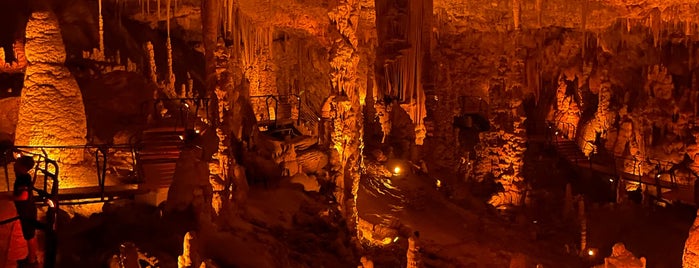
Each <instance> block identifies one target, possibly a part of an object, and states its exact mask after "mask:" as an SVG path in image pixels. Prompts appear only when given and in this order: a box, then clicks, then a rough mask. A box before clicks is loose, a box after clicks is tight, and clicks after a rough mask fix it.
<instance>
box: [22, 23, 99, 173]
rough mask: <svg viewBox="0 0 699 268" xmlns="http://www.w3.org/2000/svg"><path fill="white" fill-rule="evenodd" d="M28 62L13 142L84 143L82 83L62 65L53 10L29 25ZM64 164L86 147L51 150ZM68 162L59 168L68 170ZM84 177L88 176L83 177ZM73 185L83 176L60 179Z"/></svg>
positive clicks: (62, 50) (61, 47) (79, 157)
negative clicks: (75, 149) (79, 84)
mask: <svg viewBox="0 0 699 268" xmlns="http://www.w3.org/2000/svg"><path fill="white" fill-rule="evenodd" d="M25 49H26V53H27V54H26V57H27V60H28V62H29V64H28V66H27V69H26V72H25V78H24V88H23V89H22V102H21V104H20V107H19V117H18V122H17V131H16V140H15V145H18V146H22V145H24V146H38V145H53V146H65V145H84V144H85V143H86V140H85V136H86V134H87V126H86V125H87V122H86V117H85V107H84V104H83V99H82V94H81V92H80V88H79V87H78V83H77V81H76V80H75V78H74V77H73V76H72V74H71V73H70V71H69V70H68V68H66V67H65V65H64V63H65V60H66V51H65V47H64V45H63V38H62V36H61V31H60V28H59V25H58V20H57V18H56V16H55V15H54V14H53V13H50V12H35V13H33V14H32V15H31V17H30V19H29V21H28V22H27V26H26V45H25ZM49 156H50V158H52V159H55V160H58V161H59V162H60V163H65V164H76V163H80V162H81V161H82V160H83V154H82V151H74V150H66V151H53V150H49ZM64 170H67V169H66V168H65V166H63V167H62V169H61V174H64V175H66V176H67V175H69V173H66V172H64ZM83 177H84V176H83ZM61 179H63V181H61V185H70V184H71V181H75V180H80V179H81V178H80V177H77V178H75V177H73V178H61Z"/></svg>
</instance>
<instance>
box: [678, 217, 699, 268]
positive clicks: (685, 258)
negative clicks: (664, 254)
mask: <svg viewBox="0 0 699 268" xmlns="http://www.w3.org/2000/svg"><path fill="white" fill-rule="evenodd" d="M697 215H698V216H697V217H696V218H695V219H694V224H692V227H690V228H689V237H687V241H686V242H685V244H684V255H682V267H684V268H689V267H699V211H697Z"/></svg>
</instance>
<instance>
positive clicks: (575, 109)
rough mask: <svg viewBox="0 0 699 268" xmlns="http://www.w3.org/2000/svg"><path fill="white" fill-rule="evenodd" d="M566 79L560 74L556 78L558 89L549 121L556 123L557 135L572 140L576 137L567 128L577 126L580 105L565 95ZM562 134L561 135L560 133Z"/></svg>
mask: <svg viewBox="0 0 699 268" xmlns="http://www.w3.org/2000/svg"><path fill="white" fill-rule="evenodd" d="M566 79H571V80H572V79H574V77H573V78H567V77H566V76H565V75H563V74H561V75H559V77H558V88H557V89H556V109H555V110H554V111H552V112H553V113H552V114H550V116H549V120H552V121H553V122H555V123H556V127H557V128H558V129H559V134H561V135H566V136H568V137H569V138H571V139H572V138H574V137H575V136H576V133H575V130H574V129H572V128H570V127H568V126H571V125H572V126H576V127H577V126H578V122H579V121H580V115H581V110H580V105H579V104H578V103H577V102H576V100H575V98H574V97H573V96H572V95H567V94H566V91H567V89H568V84H567V83H566ZM560 132H563V133H560Z"/></svg>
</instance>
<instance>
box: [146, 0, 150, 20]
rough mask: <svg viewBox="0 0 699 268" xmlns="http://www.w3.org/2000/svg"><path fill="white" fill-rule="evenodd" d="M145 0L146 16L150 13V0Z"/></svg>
mask: <svg viewBox="0 0 699 268" xmlns="http://www.w3.org/2000/svg"><path fill="white" fill-rule="evenodd" d="M145 1H146V16H148V15H150V1H151V0H145Z"/></svg>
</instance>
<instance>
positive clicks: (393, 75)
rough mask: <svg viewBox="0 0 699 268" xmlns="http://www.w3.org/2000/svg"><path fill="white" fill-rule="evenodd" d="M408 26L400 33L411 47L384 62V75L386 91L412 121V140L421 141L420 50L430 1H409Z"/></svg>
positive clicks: (421, 85) (423, 113)
mask: <svg viewBox="0 0 699 268" xmlns="http://www.w3.org/2000/svg"><path fill="white" fill-rule="evenodd" d="M409 5H410V6H409V10H410V15H409V19H408V26H407V27H406V28H404V29H405V33H403V36H404V37H405V39H406V40H407V42H408V43H409V44H410V47H409V48H407V49H404V50H403V51H402V56H400V57H398V58H396V59H393V60H391V61H390V62H387V63H386V64H385V65H384V72H385V76H386V79H385V80H386V85H385V88H386V91H387V92H386V95H389V96H394V97H397V98H398V99H400V100H401V103H402V105H401V107H402V108H403V109H404V110H405V111H406V112H407V113H408V115H409V116H410V119H411V120H412V121H413V123H414V124H415V132H416V133H415V134H416V135H415V136H416V137H415V143H416V144H418V145H421V144H422V142H423V139H424V138H425V125H424V119H425V117H426V116H427V112H426V108H425V91H424V88H423V86H424V81H423V77H422V75H423V69H424V64H425V63H424V62H423V59H424V57H423V54H424V53H425V51H427V50H429V46H427V47H425V46H424V45H425V42H424V39H425V38H430V37H429V36H424V35H423V33H424V31H423V27H424V24H425V23H426V22H428V20H429V19H428V18H426V16H425V14H426V13H430V14H431V8H430V7H431V1H429V0H426V1H410V3H409Z"/></svg>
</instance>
